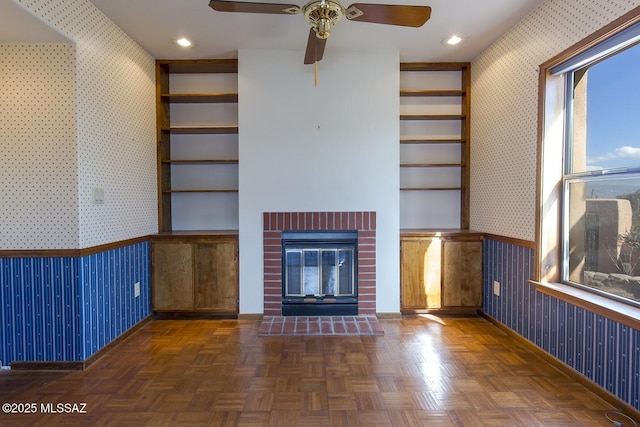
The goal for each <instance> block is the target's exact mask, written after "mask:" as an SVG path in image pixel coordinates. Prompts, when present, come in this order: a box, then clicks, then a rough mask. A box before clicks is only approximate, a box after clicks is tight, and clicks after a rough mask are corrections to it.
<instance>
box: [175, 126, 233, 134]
mask: <svg viewBox="0 0 640 427" xmlns="http://www.w3.org/2000/svg"><path fill="white" fill-rule="evenodd" d="M162 131H163V132H168V133H171V134H183V135H188V134H220V133H227V134H234V133H238V126H237V125H233V126H173V127H168V128H167V127H165V128H162Z"/></svg>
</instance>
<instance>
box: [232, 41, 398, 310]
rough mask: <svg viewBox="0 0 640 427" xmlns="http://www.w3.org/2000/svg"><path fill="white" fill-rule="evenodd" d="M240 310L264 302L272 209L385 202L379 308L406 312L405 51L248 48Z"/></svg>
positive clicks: (242, 57)
mask: <svg viewBox="0 0 640 427" xmlns="http://www.w3.org/2000/svg"><path fill="white" fill-rule="evenodd" d="M238 58H239V61H238V64H239V70H238V80H239V81H238V92H239V107H238V108H239V111H238V120H239V127H240V134H239V160H240V168H239V211H240V217H239V231H240V260H241V261H240V313H243V314H247V313H262V311H263V264H262V259H263V248H262V245H263V242H262V214H263V212H281V211H282V212H284V211H376V212H377V254H376V257H377V311H378V312H399V311H400V302H399V293H400V292H399V276H400V273H399V255H398V254H399V148H398V146H399V144H398V140H399V97H398V93H399V67H398V63H399V55H398V52H397V51H394V50H376V51H368V52H362V51H358V52H341V51H339V50H338V49H330V48H328V49H327V52H325V58H324V59H323V60H322V61H321V62H320V63H319V64H318V69H319V70H318V71H319V76H318V79H319V84H318V86H317V87H315V86H314V77H313V66H312V65H304V64H303V63H302V59H303V52H298V51H286V50H240V51H239V54H238Z"/></svg>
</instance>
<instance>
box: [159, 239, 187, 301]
mask: <svg viewBox="0 0 640 427" xmlns="http://www.w3.org/2000/svg"><path fill="white" fill-rule="evenodd" d="M151 262H152V268H151V271H153V307H152V308H153V309H154V310H159V311H162V310H192V309H193V249H192V245H191V244H190V243H153V244H152V250H151Z"/></svg>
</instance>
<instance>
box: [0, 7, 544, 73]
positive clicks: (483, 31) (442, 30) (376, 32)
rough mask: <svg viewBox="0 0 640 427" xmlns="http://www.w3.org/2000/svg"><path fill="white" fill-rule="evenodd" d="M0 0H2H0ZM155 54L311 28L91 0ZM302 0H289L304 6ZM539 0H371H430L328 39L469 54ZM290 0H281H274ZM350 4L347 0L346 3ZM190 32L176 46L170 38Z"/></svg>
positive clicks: (426, 54) (271, 19)
mask: <svg viewBox="0 0 640 427" xmlns="http://www.w3.org/2000/svg"><path fill="white" fill-rule="evenodd" d="M0 1H1V0H0ZM90 1H91V2H92V3H93V4H94V5H96V6H97V7H98V8H99V9H100V10H102V12H104V13H105V14H106V15H107V16H108V17H110V18H111V19H112V20H113V21H114V22H115V23H116V24H118V26H120V27H121V28H122V29H123V30H124V31H125V32H126V33H127V34H129V35H130V36H131V37H132V38H133V39H134V40H136V41H137V42H138V43H139V44H140V45H141V46H142V47H143V48H145V49H146V50H147V51H148V52H149V53H151V55H153V56H154V57H155V58H161V59H187V58H215V57H236V56H237V51H238V49H241V48H252V49H291V50H299V51H300V52H301V53H300V61H302V58H303V53H304V50H305V46H306V43H307V37H308V33H309V27H308V25H307V24H306V23H305V22H304V19H303V17H302V15H293V16H290V15H265V14H247V13H228V12H216V11H214V10H213V9H211V8H210V7H209V6H208V3H209V0H90ZM304 1H305V0H302V1H295V2H294V1H292V2H290V3H291V4H296V5H299V6H300V5H302V4H304V3H303V2H304ZM542 1H543V0H482V1H479V0H373V1H372V3H385V4H413V5H429V6H431V7H432V13H431V19H430V20H429V21H427V23H426V24H425V25H424V26H423V27H421V28H405V27H396V26H389V25H380V24H371V23H363V22H355V21H347V20H346V19H343V20H342V21H341V22H339V23H338V24H337V25H336V26H335V27H334V29H333V30H332V32H331V37H330V38H329V39H328V40H327V45H326V50H325V58H326V57H327V55H330V54H331V51H332V50H333V49H349V50H351V49H354V50H359V49H370V48H378V47H390V48H397V49H399V50H400V59H401V60H402V61H470V60H471V59H473V58H474V57H475V56H476V55H477V54H479V53H480V52H482V50H484V49H485V48H486V47H488V46H489V45H490V44H491V43H492V42H493V41H495V40H496V39H497V38H498V37H499V36H500V35H501V34H503V33H504V32H505V31H506V30H508V29H509V28H511V27H512V26H513V25H515V24H516V23H517V22H518V21H520V20H521V19H522V18H523V17H524V16H525V15H526V14H527V13H529V12H530V11H531V10H532V9H533V8H535V7H536V6H537V5H538V4H540V3H541V2H542ZM272 2H274V3H289V2H288V1H287V0H272ZM349 4H351V3H345V4H343V5H344V6H348V5H349ZM452 33H464V34H466V35H468V36H469V40H468V42H467V43H465V45H463V46H459V47H456V48H450V47H445V46H443V45H442V44H441V41H442V39H443V38H444V37H446V36H447V35H449V34H452ZM180 36H188V37H190V38H192V39H193V40H194V41H195V43H196V45H195V46H194V47H191V48H189V49H184V48H179V47H178V46H177V45H176V44H175V43H174V42H173V41H174V40H175V39H176V38H178V37H180Z"/></svg>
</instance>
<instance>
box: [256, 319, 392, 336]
mask: <svg viewBox="0 0 640 427" xmlns="http://www.w3.org/2000/svg"><path fill="white" fill-rule="evenodd" d="M258 335H260V336H269V335H384V331H383V329H382V326H381V325H380V323H379V322H378V318H377V317H376V316H316V317H313V316H309V317H308V316H265V317H264V318H263V320H262V323H260V327H259V329H258Z"/></svg>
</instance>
